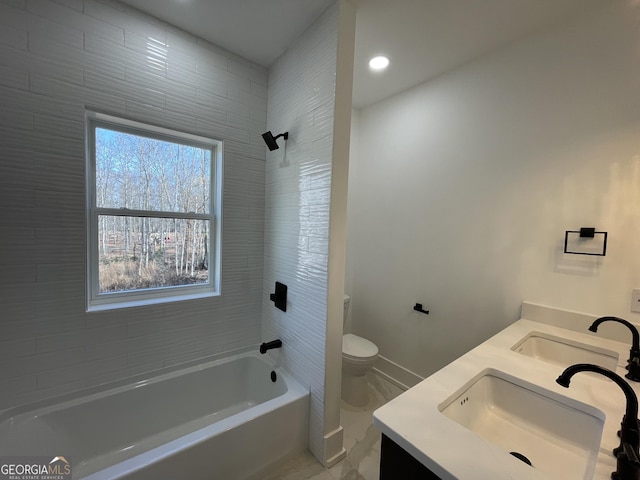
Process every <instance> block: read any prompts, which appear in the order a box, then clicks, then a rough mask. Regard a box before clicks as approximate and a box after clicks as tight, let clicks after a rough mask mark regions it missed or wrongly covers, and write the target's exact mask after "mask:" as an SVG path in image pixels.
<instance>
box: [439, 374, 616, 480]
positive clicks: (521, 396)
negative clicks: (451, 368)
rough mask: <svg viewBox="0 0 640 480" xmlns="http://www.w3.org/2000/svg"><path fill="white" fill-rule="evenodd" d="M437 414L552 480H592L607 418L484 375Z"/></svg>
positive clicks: (547, 394) (583, 406) (544, 392)
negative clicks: (526, 461)
mask: <svg viewBox="0 0 640 480" xmlns="http://www.w3.org/2000/svg"><path fill="white" fill-rule="evenodd" d="M551 381H553V379H552V380H551ZM438 409H439V410H440V412H441V413H442V414H443V415H446V416H447V417H449V418H450V419H451V420H453V421H455V422H456V423H458V424H460V425H462V426H463V427H465V428H467V429H468V430H470V431H472V432H473V433H475V434H476V435H478V436H479V437H481V438H483V439H484V440H486V441H488V442H490V443H492V444H494V445H495V446H497V447H499V448H501V449H502V450H504V451H505V452H507V453H510V452H517V453H518V454H520V455H523V456H524V457H526V458H527V459H528V460H529V461H530V462H531V465H532V467H530V468H536V469H538V470H539V471H541V472H543V473H545V474H546V475H548V476H549V477H550V478H556V479H559V480H560V479H561V480H572V479H576V480H587V479H591V478H592V476H593V472H594V469H595V465H596V460H597V457H598V450H599V448H600V439H601V436H602V429H603V426H604V420H605V415H604V413H603V412H601V411H600V410H598V409H596V408H594V407H592V406H590V405H586V404H583V403H580V402H578V401H575V400H572V399H570V398H568V397H564V396H562V395H559V394H556V393H554V392H552V391H550V390H545V389H543V388H541V387H539V386H536V385H533V384H530V383H527V382H524V381H522V380H520V379H518V378H516V377H513V376H511V375H508V374H506V373H504V372H501V371H498V370H495V369H485V370H483V371H482V372H480V374H478V375H476V376H475V377H474V378H473V379H472V380H471V381H469V382H468V383H467V384H465V385H464V386H463V387H462V388H460V389H459V390H458V391H457V392H456V393H455V394H453V395H452V396H451V397H449V398H448V399H447V400H445V401H444V402H442V403H441V404H440V405H439V406H438Z"/></svg>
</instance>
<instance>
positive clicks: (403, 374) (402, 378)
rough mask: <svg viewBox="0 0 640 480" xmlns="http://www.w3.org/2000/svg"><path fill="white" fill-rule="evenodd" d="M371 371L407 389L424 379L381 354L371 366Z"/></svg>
mask: <svg viewBox="0 0 640 480" xmlns="http://www.w3.org/2000/svg"><path fill="white" fill-rule="evenodd" d="M373 371H374V372H375V373H377V374H378V375H380V376H381V377H382V378H384V379H386V380H388V381H389V382H391V383H393V384H394V385H396V386H397V387H399V388H401V389H403V390H409V389H410V388H411V387H413V386H414V385H417V384H418V383H420V382H421V381H422V380H424V377H422V376H420V375H418V374H417V373H415V372H412V371H411V370H409V369H407V368H404V367H403V366H401V365H398V364H397V363H395V362H393V361H391V360H389V359H388V358H386V357H383V356H382V355H378V360H377V361H376V364H375V366H374V367H373Z"/></svg>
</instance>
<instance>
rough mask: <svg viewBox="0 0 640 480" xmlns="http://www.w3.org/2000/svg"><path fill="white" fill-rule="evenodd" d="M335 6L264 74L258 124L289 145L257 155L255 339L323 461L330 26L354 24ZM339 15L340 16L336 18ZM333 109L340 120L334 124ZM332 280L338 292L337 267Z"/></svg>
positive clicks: (337, 342) (332, 408) (333, 419)
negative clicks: (263, 114)
mask: <svg viewBox="0 0 640 480" xmlns="http://www.w3.org/2000/svg"><path fill="white" fill-rule="evenodd" d="M345 8H346V7H345V6H344V5H342V6H341V2H336V3H335V4H334V5H332V6H331V7H329V8H328V9H327V10H326V11H325V12H324V14H323V15H322V16H321V17H320V19H319V20H317V21H316V23H315V24H314V25H312V26H311V27H310V28H309V30H307V31H306V32H305V33H304V34H303V35H302V37H301V38H299V39H298V41H297V42H296V44H295V45H294V46H293V47H292V48H290V49H289V50H288V51H287V52H286V53H285V54H284V55H283V56H282V57H281V58H280V59H279V60H278V61H277V62H276V64H275V65H273V66H272V67H271V68H270V70H269V100H268V117H267V128H268V129H269V130H271V131H272V132H273V134H274V135H276V134H279V133H282V132H284V131H288V132H289V140H288V141H287V142H286V144H285V142H284V140H282V139H279V144H280V149H279V150H275V151H273V152H268V153H267V165H266V169H267V172H266V206H267V208H266V219H265V221H266V229H265V257H264V258H265V264H264V265H265V266H264V279H265V282H264V292H263V298H264V305H263V329H262V335H263V340H265V341H268V340H272V339H274V338H280V339H282V341H283V347H282V349H281V350H279V351H274V352H270V353H269V355H270V356H271V357H272V358H273V359H274V360H275V361H278V362H280V364H282V365H284V366H285V367H286V368H287V369H288V370H289V371H290V372H292V373H293V375H294V376H295V377H296V378H297V379H298V380H300V381H301V382H302V383H303V384H304V385H307V386H309V388H310V391H311V404H310V419H309V423H310V428H309V430H310V436H309V449H310V450H311V452H312V453H313V454H314V455H315V456H316V458H318V460H319V461H321V462H322V463H324V464H325V465H328V464H331V463H333V462H334V461H336V460H337V459H338V457H339V456H340V455H341V454H343V453H344V451H343V447H342V429H341V427H339V408H337V407H336V405H339V401H340V394H339V386H338V387H337V390H336V388H334V385H335V384H336V383H339V380H340V368H339V367H338V370H337V371H336V370H335V367H336V365H337V363H336V362H330V370H327V358H326V355H327V354H328V353H329V352H337V353H336V355H340V352H341V331H339V330H341V329H335V328H332V325H335V324H336V321H337V322H340V316H339V315H337V316H336V315H335V314H334V315H333V316H332V317H331V318H330V315H329V313H328V312H330V311H331V312H334V313H335V311H336V307H339V305H338V303H336V298H332V299H331V302H332V303H331V304H330V303H329V301H328V300H329V299H330V297H329V282H328V275H329V269H330V257H329V237H330V209H331V208H333V207H336V208H338V209H339V208H340V206H339V205H335V204H334V205H333V206H332V203H334V202H335V201H337V200H336V199H334V198H332V186H333V187H334V188H336V186H335V182H333V184H332V180H333V179H332V163H333V162H334V153H335V152H336V151H337V152H340V153H341V154H342V157H341V158H338V159H337V161H338V162H340V169H342V168H343V167H344V169H345V170H346V161H347V160H346V155H345V154H344V153H345V152H347V151H348V138H347V139H346V143H344V144H343V145H342V146H338V147H337V146H336V143H337V142H339V139H338V138H336V137H337V135H336V134H335V129H336V128H339V127H340V126H341V127H342V128H346V129H347V130H348V128H349V121H350V120H349V117H350V112H349V109H348V108H347V110H346V113H345V111H344V109H342V110H340V109H337V107H336V96H337V95H338V94H339V91H340V89H337V86H336V75H337V66H338V61H339V55H338V49H339V45H338V39H339V38H338V37H339V30H340V28H347V29H351V31H353V29H354V28H355V15H354V12H353V11H352V9H348V12H345ZM349 12H350V13H349ZM343 15H348V16H347V19H348V20H347V21H346V22H345V21H342V20H343V19H344V17H343ZM350 41H351V45H350V47H349V46H347V47H346V49H347V54H349V49H350V52H351V53H350V55H351V57H352V56H353V53H352V51H353V36H351V40H350ZM351 64H352V63H351ZM349 77H350V74H349ZM350 85H351V82H350V81H348V86H349V90H350ZM343 86H344V85H343ZM348 95H349V98H350V91H349V93H348ZM347 105H350V100H349V101H348V102H347ZM334 112H336V115H341V116H340V118H339V119H335V121H334ZM340 141H342V142H344V141H345V139H342V140H340ZM345 146H346V148H344V147H345ZM340 171H342V170H340ZM338 190H339V191H340V192H342V193H344V194H343V196H342V197H343V198H342V200H341V201H342V211H343V212H344V211H345V209H346V183H344V184H343V185H341V186H340V188H338ZM343 190H345V192H343ZM334 193H335V191H334ZM343 220H344V214H343ZM343 229H344V227H343ZM342 245H344V242H342ZM337 246H338V247H339V246H340V245H337ZM332 248H333V247H332ZM343 248H344V247H343ZM338 263H339V262H338ZM343 263H344V262H342V264H343ZM339 277H340V285H339V286H338V287H337V288H339V289H340V290H341V291H342V282H343V279H344V268H342V270H341V271H340V274H339ZM275 281H280V282H282V283H284V284H286V285H287V286H288V302H287V311H286V312H282V311H280V310H278V309H276V308H275V307H274V305H273V303H271V302H270V301H269V293H272V292H273V291H274V283H275ZM334 287H335V286H334ZM333 297H335V295H334V296H333ZM337 300H338V302H340V301H341V298H339V299H337ZM339 358H341V356H340V357H339ZM325 382H327V384H330V390H331V393H330V394H329V395H328V396H327V395H326V394H327V391H326V389H325V385H326V384H325ZM329 404H330V405H329ZM336 412H337V414H336Z"/></svg>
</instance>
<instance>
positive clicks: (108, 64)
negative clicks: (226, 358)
mask: <svg viewBox="0 0 640 480" xmlns="http://www.w3.org/2000/svg"><path fill="white" fill-rule="evenodd" d="M267 81H268V77H267V71H266V69H264V68H263V67H261V66H258V65H255V64H252V63H250V62H249V61H247V60H245V59H243V58H240V57H238V56H237V55H234V54H232V53H229V52H227V51H225V50H223V49H221V48H219V47H216V46H215V45H211V44H209V43H207V42H206V41H203V40H201V39H199V38H196V37H194V36H192V35H190V34H188V33H185V32H183V31H181V30H178V29H177V28H174V27H172V26H170V25H168V24H166V23H163V22H161V21H159V20H157V19H155V18H153V17H150V16H148V15H145V14H143V13H141V12H139V11H137V10H134V9H132V8H130V7H128V6H125V5H123V4H120V3H118V2H115V1H110V0H64V1H63V0H56V1H51V0H29V1H21V0H0V105H2V107H1V108H0V128H1V130H0V132H1V133H0V208H1V210H2V213H1V214H0V309H1V313H0V379H2V382H3V387H2V389H1V390H0V408H6V407H10V406H13V405H18V404H22V403H27V402H31V401H35V400H39V399H43V398H47V397H50V396H53V395H58V394H63V393H66V392H69V391H72V390H77V389H81V388H85V387H90V386H94V385H97V384H100V383H104V382H109V381H113V380H119V379H122V378H125V377H128V376H132V375H136V374H139V373H143V372H145V371H150V370H155V369H160V368H163V367H168V366H172V365H175V364H179V363H182V362H186V361H191V360H195V359H197V358H200V357H203V356H207V355H212V354H216V353H221V352H224V351H227V350H231V349H235V348H241V347H246V346H250V345H253V344H257V343H258V342H259V340H260V337H261V327H260V316H261V309H262V300H261V295H262V290H263V288H262V278H263V249H264V246H263V238H264V233H263V232H264V214H265V206H264V195H265V187H264V185H265V163H264V162H265V146H264V143H263V142H262V139H261V138H260V134H261V133H262V132H264V131H265V129H266V120H267V115H266V112H267V98H266V96H267V85H268V84H267ZM85 108H87V109H97V110H100V111H104V112H106V113H111V114H114V115H126V116H128V117H133V118H134V119H136V120H139V121H142V122H149V123H153V124H160V125H161V126H164V127H168V128H174V129H177V130H184V131H188V132H192V133H196V134H201V135H206V136H209V137H212V138H216V139H221V140H223V141H224V187H223V193H224V197H223V198H224V205H223V222H224V225H223V227H224V230H223V239H222V241H223V257H222V268H223V272H222V296H220V297H217V298H215V299H213V300H211V299H207V300H196V301H183V302H178V303H173V304H164V305H155V306H148V307H138V308H130V309H126V310H119V311H107V312H96V313H85V284H84V276H85V213H84V208H85V207H84V203H85V197H84V196H85V159H84V152H85V144H84V111H85Z"/></svg>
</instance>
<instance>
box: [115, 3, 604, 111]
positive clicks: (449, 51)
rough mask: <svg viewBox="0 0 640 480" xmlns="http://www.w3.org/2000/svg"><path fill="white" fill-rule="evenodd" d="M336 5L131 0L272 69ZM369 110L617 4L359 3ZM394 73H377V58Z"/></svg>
mask: <svg viewBox="0 0 640 480" xmlns="http://www.w3.org/2000/svg"><path fill="white" fill-rule="evenodd" d="M334 1H335V0H214V1H212V0H166V1H162V2H158V1H157V0H124V2H125V3H127V4H129V5H132V6H134V7H136V8H138V9H140V10H143V11H145V12H147V13H150V14H152V15H154V16H156V17H158V18H160V19H162V20H165V21H167V22H169V23H172V24H173V25H176V26H178V27H180V28H182V29H184V30H186V31H188V32H191V33H193V34H196V35H198V36H200V37H203V38H205V39H207V40H209V41H211V42H212V43H215V44H216V45H219V46H221V47H223V48H226V49H227V50H229V51H232V52H234V53H237V54H239V55H241V56H243V57H245V58H247V59H249V60H251V61H254V62H256V63H258V64H260V65H263V66H265V67H268V66H270V65H271V64H272V63H273V62H275V60H276V59H277V58H278V57H279V56H280V55H282V53H284V52H285V51H286V49H287V47H288V46H289V45H292V44H293V42H295V40H296V39H297V38H298V37H299V36H300V34H302V33H303V32H304V31H305V30H306V29H307V28H308V27H309V25H311V24H312V23H313V21H314V20H315V19H316V18H318V16H319V15H320V14H321V13H322V12H323V11H324V10H325V9H326V8H327V7H328V6H329V5H331V4H333V3H334ZM352 1H353V3H354V4H355V5H356V7H357V17H356V48H355V66H354V89H353V105H354V106H355V107H356V108H363V107H366V106H369V105H371V104H373V103H376V102H378V101H380V100H382V99H384V98H387V97H389V96H391V95H394V94H396V93H398V92H401V91H403V90H406V89H407V88H410V87H412V86H414V85H417V84H420V83H422V82H425V81H427V80H429V79H431V78H434V77H436V76H438V75H441V74H442V73H444V72H446V71H448V70H451V69H453V68H456V67H457V66H460V65H462V64H464V63H466V62H469V61H470V60H472V59H474V58H476V57H478V56H480V55H482V54H485V53H488V52H490V51H492V50H495V49H498V48H500V47H502V46H504V45H507V44H509V43H511V42H513V41H515V40H517V39H519V38H522V37H525V36H527V35H531V34H533V33H534V32H536V31H539V30H542V29H544V28H548V27H550V26H552V25H553V24H554V23H557V22H561V21H563V20H566V19H567V18H569V17H570V16H572V15H576V14H578V13H579V12H580V11H583V10H586V9H589V8H593V7H595V6H597V5H599V4H603V3H604V2H606V1H611V0H352ZM377 54H385V55H387V56H388V57H389V58H390V59H391V64H390V66H389V68H388V69H387V70H386V71H385V72H382V73H377V74H373V73H371V72H370V71H369V70H368V67H367V62H368V60H369V58H370V57H372V56H374V55H377Z"/></svg>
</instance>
